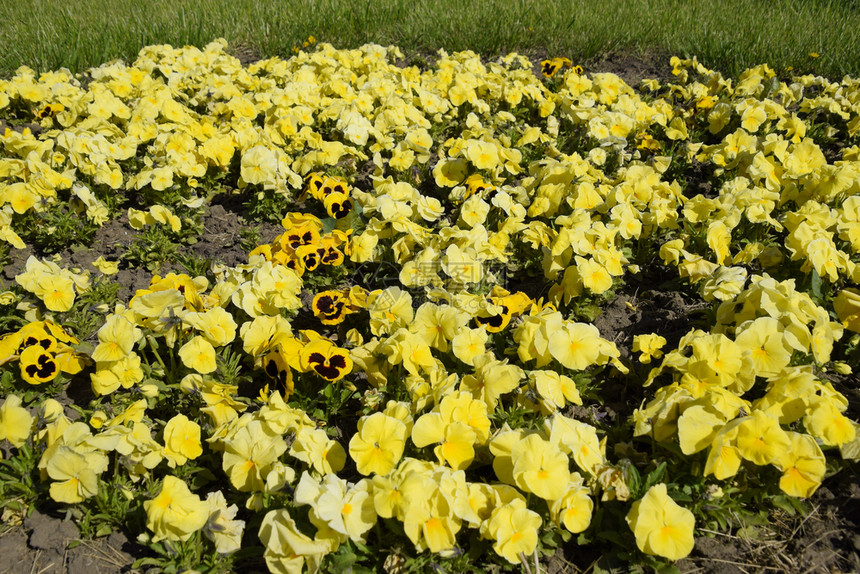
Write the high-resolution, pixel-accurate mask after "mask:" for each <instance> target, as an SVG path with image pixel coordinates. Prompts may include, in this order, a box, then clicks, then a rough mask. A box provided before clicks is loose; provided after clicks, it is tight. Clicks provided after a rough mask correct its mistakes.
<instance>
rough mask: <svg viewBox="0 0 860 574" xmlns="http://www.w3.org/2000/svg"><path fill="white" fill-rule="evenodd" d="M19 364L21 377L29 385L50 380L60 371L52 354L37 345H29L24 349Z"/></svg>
mask: <svg viewBox="0 0 860 574" xmlns="http://www.w3.org/2000/svg"><path fill="white" fill-rule="evenodd" d="M19 366H20V368H21V377H22V378H23V379H24V380H25V381H27V382H28V383H30V384H31V385H40V384H42V383H47V382H48V381H52V380H54V377H56V376H57V374H59V372H60V367H59V365H57V361H55V360H54V356H53V355H52V354H51V353H48V352H47V351H45V350H44V349H42V347H41V346H39V345H31V346H29V347H27V348H26V349H24V351H23V352H22V353H21V359H20V363H19Z"/></svg>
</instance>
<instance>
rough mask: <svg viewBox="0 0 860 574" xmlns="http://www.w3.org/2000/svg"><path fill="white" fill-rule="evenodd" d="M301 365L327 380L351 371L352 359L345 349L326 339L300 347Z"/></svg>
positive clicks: (341, 376) (337, 377) (343, 375)
mask: <svg viewBox="0 0 860 574" xmlns="http://www.w3.org/2000/svg"><path fill="white" fill-rule="evenodd" d="M299 358H300V360H301V364H302V367H303V368H305V369H306V370H308V371H314V372H315V373H316V374H318V375H319V376H321V377H322V378H324V379H326V380H327V381H336V380H338V379H342V378H343V377H345V376H346V375H348V374H349V373H350V372H351V371H352V359H351V358H350V357H349V352H348V351H347V350H346V349H341V348H339V347H336V346H335V345H334V343H332V342H331V341H329V340H328V339H317V340H315V341H311V342H310V343H308V344H307V345H305V348H304V349H302V352H301V355H300V357H299Z"/></svg>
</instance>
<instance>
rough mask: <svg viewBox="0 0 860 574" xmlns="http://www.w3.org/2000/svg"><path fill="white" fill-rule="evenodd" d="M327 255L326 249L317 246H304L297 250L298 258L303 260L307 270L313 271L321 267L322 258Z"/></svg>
mask: <svg viewBox="0 0 860 574" xmlns="http://www.w3.org/2000/svg"><path fill="white" fill-rule="evenodd" d="M324 255H325V249H323V248H322V247H318V246H316V245H302V246H301V247H299V248H298V249H296V256H297V257H299V258H300V259H301V260H302V263H303V264H304V267H305V270H307V271H313V270H314V269H316V268H317V267H319V264H320V261H321V260H322V257H323V256H324Z"/></svg>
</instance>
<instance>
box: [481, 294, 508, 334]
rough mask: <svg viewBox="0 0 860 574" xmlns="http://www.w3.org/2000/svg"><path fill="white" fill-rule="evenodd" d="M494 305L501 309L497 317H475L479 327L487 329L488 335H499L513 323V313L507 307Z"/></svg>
mask: <svg viewBox="0 0 860 574" xmlns="http://www.w3.org/2000/svg"><path fill="white" fill-rule="evenodd" d="M494 304H495V305H496V306H498V307H499V308H500V309H501V312H500V313H498V314H497V315H487V316H484V317H482V316H475V322H476V323H477V324H478V326H479V327H485V328H486V329H487V332H488V333H498V332H500V331H501V330H502V329H504V328H505V327H507V326H508V324H509V323H510V322H511V311H510V309H509V308H508V307H507V306H506V305H502V304H501V303H497V302H495V301H494Z"/></svg>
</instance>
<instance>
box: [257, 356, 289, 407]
mask: <svg viewBox="0 0 860 574" xmlns="http://www.w3.org/2000/svg"><path fill="white" fill-rule="evenodd" d="M263 370H264V371H266V374H267V375H269V376H270V377H271V378H273V379H274V380H275V381H277V383H278V385H279V386H280V387H281V388H282V389H283V391H284V398H286V397H288V396H290V395H291V394H293V388H294V387H293V372H292V371H291V370H290V365H289V363H288V362H287V358H286V356H285V354H284V351H283V349H282V348H281V346H280V345H278V346H277V347H275V348H274V349H272V350H271V351H269V352H268V353H266V355H265V356H264V357H263Z"/></svg>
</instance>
